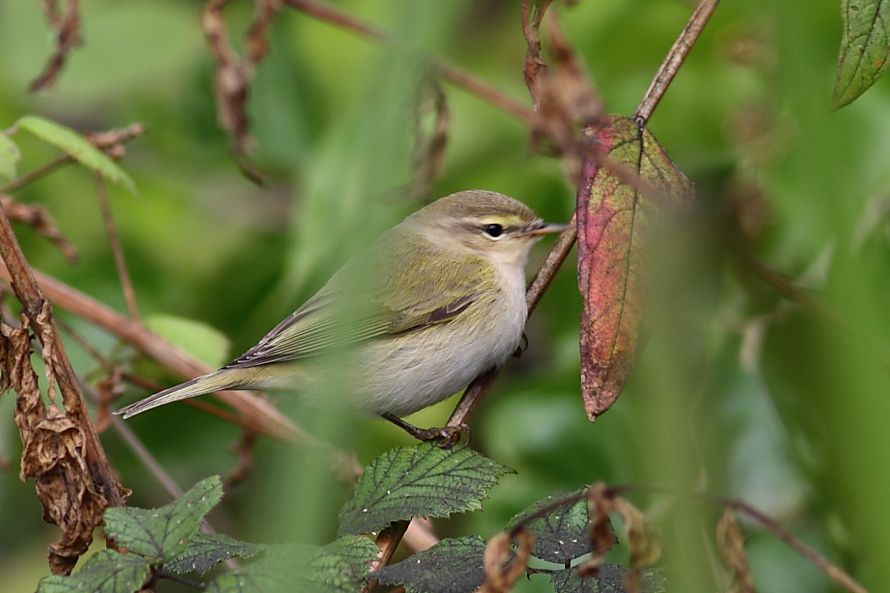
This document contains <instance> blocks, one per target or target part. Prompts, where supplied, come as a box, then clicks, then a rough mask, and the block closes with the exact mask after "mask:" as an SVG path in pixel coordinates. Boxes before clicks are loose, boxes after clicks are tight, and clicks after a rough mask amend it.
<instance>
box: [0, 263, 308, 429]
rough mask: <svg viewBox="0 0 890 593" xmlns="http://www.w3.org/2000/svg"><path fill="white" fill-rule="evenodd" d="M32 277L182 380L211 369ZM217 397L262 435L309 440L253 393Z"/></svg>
mask: <svg viewBox="0 0 890 593" xmlns="http://www.w3.org/2000/svg"><path fill="white" fill-rule="evenodd" d="M34 276H35V278H36V281H37V284H38V285H39V286H40V289H41V290H42V291H43V293H44V294H45V295H46V296H47V298H49V300H50V301H52V302H53V303H55V304H57V305H58V306H59V307H61V308H62V309H65V310H66V311H69V312H70V313H72V314H74V315H76V316H78V317H82V318H84V319H86V320H88V321H90V322H91V323H94V324H96V325H98V326H99V327H102V328H103V329H105V330H106V331H108V332H110V333H112V334H113V335H115V336H117V337H119V338H120V339H122V340H124V341H125V342H127V343H128V344H130V345H131V346H133V347H134V348H136V349H137V350H139V351H141V352H142V353H143V354H145V355H147V356H148V357H150V358H152V359H154V360H155V361H157V362H158V363H159V364H161V365H162V366H164V367H166V368H168V369H170V370H172V371H173V372H175V373H177V374H179V375H182V376H184V377H197V376H198V375H203V374H204V373H207V372H209V371H210V370H212V369H210V368H208V367H206V366H205V365H203V364H202V363H201V362H199V361H198V360H196V359H195V358H194V357H192V356H191V355H190V354H188V353H186V352H184V351H182V350H180V349H179V348H177V347H176V346H174V345H173V344H170V343H169V342H167V341H166V340H164V339H163V338H161V337H160V336H158V335H156V334H154V333H152V332H150V331H149V330H147V329H145V327H143V326H142V325H141V324H139V323H137V322H135V321H133V320H131V319H128V318H127V317H125V316H123V315H121V314H120V313H118V312H117V311H114V310H113V309H110V308H109V307H107V306H105V305H104V304H102V303H100V302H98V301H96V300H95V299H93V298H91V297H88V296H87V295H85V294H83V293H82V292H79V291H78V290H76V289H74V288H72V287H70V286H68V285H66V284H64V283H62V282H59V281H58V280H56V279H54V278H50V277H49V276H46V275H44V274H41V273H39V272H36V271H35V272H34ZM0 278H3V279H5V280H9V279H10V274H9V271H8V270H7V269H6V268H5V267H3V266H0ZM217 397H219V398H220V399H221V400H223V401H224V402H225V403H227V404H229V405H230V406H231V407H232V408H234V409H235V410H237V411H238V412H239V413H241V414H242V415H243V416H246V417H247V418H249V419H250V420H251V423H252V425H253V426H254V427H255V428H256V429H257V430H258V431H259V432H261V433H262V434H266V435H268V436H272V437H274V438H278V439H284V440H291V441H304V442H305V441H307V440H309V437H308V436H307V435H306V434H305V433H304V432H303V431H302V430H301V429H300V428H298V427H297V426H296V425H295V424H294V423H293V422H291V421H290V420H289V419H288V418H287V417H285V416H284V415H282V414H281V412H279V411H278V409H277V408H275V406H274V405H272V404H271V403H270V402H269V401H268V400H267V399H265V398H263V397H261V396H259V395H257V394H256V393H254V392H246V391H226V392H221V393H218V394H217Z"/></svg>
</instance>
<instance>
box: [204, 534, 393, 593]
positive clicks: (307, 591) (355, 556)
mask: <svg viewBox="0 0 890 593" xmlns="http://www.w3.org/2000/svg"><path fill="white" fill-rule="evenodd" d="M377 552H378V550H377V546H375V545H374V542H372V541H371V540H370V539H368V538H366V537H360V536H352V535H350V536H346V537H342V538H340V539H338V540H336V541H335V542H333V543H330V544H328V545H326V546H323V547H320V548H316V547H313V546H303V545H283V546H271V547H270V548H269V549H268V551H267V552H266V553H265V554H263V556H262V557H261V558H260V559H259V560H257V561H256V562H253V563H251V564H248V565H247V566H243V567H241V568H239V569H237V570H234V571H231V572H227V573H225V574H223V575H220V576H219V577H217V578H216V579H214V580H213V581H212V582H211V583H209V585H208V587H207V591H210V592H211V593H354V592H355V591H358V590H359V589H360V588H361V586H362V584H363V583H364V582H365V580H366V579H367V577H368V566H369V565H370V563H371V561H373V560H374V559H375V558H376V557H377Z"/></svg>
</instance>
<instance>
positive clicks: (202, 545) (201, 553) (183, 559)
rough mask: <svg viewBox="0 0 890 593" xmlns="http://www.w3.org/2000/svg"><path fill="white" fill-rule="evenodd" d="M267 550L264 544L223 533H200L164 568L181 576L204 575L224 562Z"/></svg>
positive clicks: (165, 564) (248, 556)
mask: <svg viewBox="0 0 890 593" xmlns="http://www.w3.org/2000/svg"><path fill="white" fill-rule="evenodd" d="M265 549H266V546H264V545H262V544H252V543H249V542H242V541H238V540H236V539H233V538H231V537H229V536H228V535H225V534H222V533H201V532H198V533H196V534H195V535H193V536H192V538H191V539H190V540H189V542H188V545H187V546H186V547H185V549H184V550H183V551H182V552H181V553H180V554H179V555H178V556H176V558H173V559H172V560H169V561H167V562H165V563H164V568H165V569H167V570H169V571H171V572H176V573H179V574H184V573H188V572H197V573H199V574H204V573H206V572H207V571H208V570H210V569H211V568H213V567H214V566H216V565H217V564H219V563H220V562H222V561H224V560H228V559H229V558H234V557H236V556H237V557H238V558H251V557H253V556H256V555H257V554H259V553H260V552H262V551H263V550H265Z"/></svg>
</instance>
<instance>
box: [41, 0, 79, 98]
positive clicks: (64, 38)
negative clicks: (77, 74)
mask: <svg viewBox="0 0 890 593" xmlns="http://www.w3.org/2000/svg"><path fill="white" fill-rule="evenodd" d="M79 1H80V0H65V9H64V12H62V10H61V9H60V8H59V2H58V0H41V2H40V4H41V5H42V6H43V10H44V12H45V13H46V19H47V21H49V25H50V27H52V29H53V30H54V31H55V34H56V49H55V51H53V54H52V56H50V58H49V61H48V62H47V63H46V66H45V67H44V68H43V72H41V73H40V75H39V76H38V77H37V78H35V79H34V81H33V82H32V83H31V85H30V87H29V90H30V91H31V92H35V91H40V90H43V89H46V88H49V87H51V86H52V85H53V84H55V82H56V79H57V78H58V76H59V73H60V72H61V71H62V66H64V65H65V58H67V57H68V52H69V51H70V50H71V48H73V47H75V46H77V45H80V44H81V43H82V42H83V39H82V37H81V34H80V12H79V9H78V4H79Z"/></svg>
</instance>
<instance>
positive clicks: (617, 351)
mask: <svg viewBox="0 0 890 593" xmlns="http://www.w3.org/2000/svg"><path fill="white" fill-rule="evenodd" d="M586 136H587V137H588V139H589V140H591V141H592V142H593V152H591V154H589V155H588V157H587V158H586V159H585V162H584V165H583V171H582V181H581V184H580V186H579V191H578V206H577V207H578V211H577V221H578V287H579V289H580V291H581V294H582V296H583V297H584V308H583V312H582V316H581V393H582V397H583V399H584V409H585V411H586V412H587V416H588V418H590V419H591V420H595V419H596V418H597V417H598V416H599V415H600V414H602V413H603V412H605V411H606V410H608V409H609V407H610V406H611V405H612V404H613V403H614V402H615V400H617V399H618V396H619V395H620V393H621V390H622V388H623V387H624V382H625V380H626V379H627V375H628V373H629V372H630V370H631V368H632V366H633V364H634V362H635V360H636V357H637V351H638V349H639V347H640V326H641V321H642V317H643V309H644V292H645V282H644V279H643V277H642V262H643V258H644V256H645V251H646V248H647V245H646V243H647V235H648V234H649V232H648V231H649V229H650V228H651V225H652V223H653V222H654V218H655V217H657V216H658V215H659V213H660V212H662V211H664V210H666V209H667V208H670V207H672V206H684V205H686V204H688V203H689V202H691V201H692V186H691V184H690V182H689V180H688V179H687V178H686V176H685V175H683V173H682V172H680V170H679V169H677V167H676V166H675V165H674V164H673V163H672V162H671V160H670V159H669V158H668V156H667V154H666V153H665V151H664V149H663V148H662V147H661V145H660V144H659V143H658V141H657V140H656V139H655V137H654V136H653V135H652V134H651V133H650V132H649V131H648V130H646V129H645V128H641V127H639V126H638V125H637V123H636V122H635V121H634V120H632V119H630V118H626V117H620V116H610V117H607V118H604V119H603V123H602V124H600V125H598V126H597V127H595V128H591V129H588V130H587V131H586Z"/></svg>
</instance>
